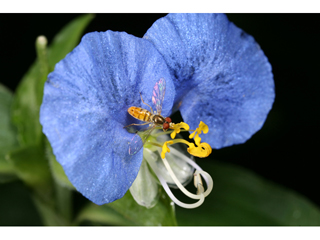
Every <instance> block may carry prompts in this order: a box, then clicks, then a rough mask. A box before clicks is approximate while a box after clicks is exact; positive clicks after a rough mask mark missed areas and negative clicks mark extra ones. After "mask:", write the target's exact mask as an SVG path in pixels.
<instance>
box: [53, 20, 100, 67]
mask: <svg viewBox="0 0 320 240" xmlns="http://www.w3.org/2000/svg"><path fill="white" fill-rule="evenodd" d="M93 18H94V15H92V14H87V15H82V16H80V17H77V18H76V19H74V20H73V21H71V22H70V23H69V24H68V25H66V26H65V27H64V28H63V29H62V30H61V31H60V32H59V33H58V34H57V35H56V36H55V37H54V39H53V41H52V44H51V45H50V47H49V49H48V62H49V68H50V71H53V69H54V66H55V65H56V63H57V62H59V61H60V60H61V59H63V58H64V57H65V56H66V55H67V54H68V53H69V52H71V51H72V50H73V49H74V47H75V46H76V45H77V44H78V43H79V39H80V37H81V36H82V33H83V31H84V29H85V28H86V27H87V26H88V24H89V23H90V22H91V20H92V19H93Z"/></svg>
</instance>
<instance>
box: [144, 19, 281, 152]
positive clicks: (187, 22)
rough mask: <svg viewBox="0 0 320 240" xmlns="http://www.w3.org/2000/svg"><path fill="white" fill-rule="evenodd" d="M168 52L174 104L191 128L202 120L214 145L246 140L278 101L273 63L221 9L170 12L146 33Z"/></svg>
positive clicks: (167, 59)
mask: <svg viewBox="0 0 320 240" xmlns="http://www.w3.org/2000/svg"><path fill="white" fill-rule="evenodd" d="M144 38H145V39H147V40H149V41H150V42H152V43H153V44H154V45H155V46H156V48H157V49H158V50H159V52H160V53H161V54H162V55H163V57H164V58H165V60H166V62H167V64H168V66H169V68H170V72H171V74H172V76H173V79H174V85H175V87H176V98H175V106H180V105H181V106H180V111H181V115H182V117H183V119H184V121H185V122H187V123H188V124H189V125H190V127H191V128H192V129H195V128H196V127H197V126H198V124H199V121H200V120H202V121H203V122H205V123H206V124H207V125H208V126H209V128H210V131H209V133H208V134H207V135H204V136H203V141H207V142H208V143H210V144H211V146H212V147H213V148H222V147H226V146H230V145H233V144H238V143H243V142H245V141H246V140H247V139H249V138H250V137H251V136H252V135H253V134H254V133H255V132H256V131H258V130H259V129H260V128H261V127H262V125H263V123H264V121H265V120H266V117H267V114H268V112H269V111H270V109H271V107H272V104H273V101H274V97H275V94H274V82H273V75H272V72H271V66H270V64H269V62H268V60H267V58H266V56H265V55H264V53H263V52H262V50H261V49H260V46H259V45H258V44H257V43H256V42H255V40H254V39H253V37H251V36H249V35H248V34H246V33H244V32H243V31H242V30H241V29H239V28H238V27H236V26H235V25H234V24H233V23H231V22H229V21H228V19H227V17H226V16H225V15H223V14H169V15H167V16H166V17H164V18H161V19H159V20H158V21H156V22H155V23H154V24H153V25H152V27H151V28H150V29H149V30H148V31H147V33H146V34H145V36H144Z"/></svg>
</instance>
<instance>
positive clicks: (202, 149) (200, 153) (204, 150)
mask: <svg viewBox="0 0 320 240" xmlns="http://www.w3.org/2000/svg"><path fill="white" fill-rule="evenodd" d="M187 150H188V153H190V154H191V155H193V156H196V157H200V158H204V157H208V156H209V155H210V153H211V152H212V148H211V147H210V145H209V144H208V143H200V144H199V145H198V147H196V146H195V145H194V144H193V143H189V148H188V149H187Z"/></svg>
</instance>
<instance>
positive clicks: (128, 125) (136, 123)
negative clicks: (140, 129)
mask: <svg viewBox="0 0 320 240" xmlns="http://www.w3.org/2000/svg"><path fill="white" fill-rule="evenodd" d="M146 124H150V122H145V123H140V124H138V123H132V124H130V125H127V126H125V127H123V128H126V127H130V126H132V125H137V126H142V125H146Z"/></svg>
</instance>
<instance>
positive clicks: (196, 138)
mask: <svg viewBox="0 0 320 240" xmlns="http://www.w3.org/2000/svg"><path fill="white" fill-rule="evenodd" d="M201 131H202V132H203V133H204V134H206V133H208V132H209V127H208V126H207V125H206V124H205V123H204V122H202V121H200V123H199V127H198V128H197V129H196V130H195V131H194V132H193V133H191V134H190V135H189V138H190V139H191V138H193V137H194V141H195V143H196V145H197V146H199V144H200V142H201V137H199V134H201ZM195 134H196V136H194V135H195Z"/></svg>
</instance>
